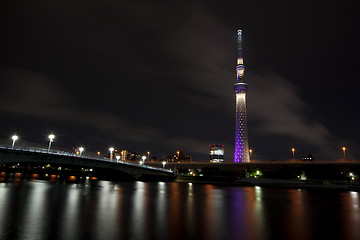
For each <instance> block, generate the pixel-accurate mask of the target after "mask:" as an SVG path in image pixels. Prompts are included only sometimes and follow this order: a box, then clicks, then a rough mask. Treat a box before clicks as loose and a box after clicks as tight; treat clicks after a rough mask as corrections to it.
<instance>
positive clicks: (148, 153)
mask: <svg viewBox="0 0 360 240" xmlns="http://www.w3.org/2000/svg"><path fill="white" fill-rule="evenodd" d="M147 155H148V160H149V161H150V152H149V151H148V152H147Z"/></svg>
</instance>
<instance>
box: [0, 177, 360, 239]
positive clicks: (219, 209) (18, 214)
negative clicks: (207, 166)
mask: <svg viewBox="0 0 360 240" xmlns="http://www.w3.org/2000/svg"><path fill="white" fill-rule="evenodd" d="M359 195H360V194H359V192H351V191H334V190H311V189H309V190H306V189H303V190H301V189H290V188H270V187H247V186H246V187H244V186H217V185H210V184H191V183H176V182H110V181H97V182H84V183H64V182H59V181H57V182H56V181H55V182H50V181H45V180H30V179H21V178H14V179H9V180H6V181H2V182H0V239H1V240H5V239H9V240H10V239H11V240H16V239H24V240H25V239H26V240H32V239H34V240H42V239H64V240H65V239H66V240H71V239H94V240H96V239H101V240H103V239H104V240H111V239H114V240H115V239H129V240H132V239H134V240H144V239H156V240H162V239H172V240H173V239H175V240H176V239H182V240H184V239H194V240H195V239H207V240H215V239H219V240H223V239H224V240H233V239H244V240H246V239H291V240H297V239H299V240H300V239H301V240H305V239H360V209H359V201H360V200H359V199H360V196H359Z"/></svg>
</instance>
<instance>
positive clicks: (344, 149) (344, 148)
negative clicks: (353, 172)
mask: <svg viewBox="0 0 360 240" xmlns="http://www.w3.org/2000/svg"><path fill="white" fill-rule="evenodd" d="M342 150H343V152H344V161H345V160H346V155H345V151H346V147H343V148H342Z"/></svg>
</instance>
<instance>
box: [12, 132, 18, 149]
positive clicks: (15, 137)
mask: <svg viewBox="0 0 360 240" xmlns="http://www.w3.org/2000/svg"><path fill="white" fill-rule="evenodd" d="M11 139H12V140H13V142H12V146H11V147H12V148H14V146H15V141H16V140H18V139H19V137H18V136H16V135H14V136H12V137H11Z"/></svg>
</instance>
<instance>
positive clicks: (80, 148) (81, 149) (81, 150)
mask: <svg viewBox="0 0 360 240" xmlns="http://www.w3.org/2000/svg"><path fill="white" fill-rule="evenodd" d="M84 150H85V149H84V148H83V147H79V151H80V156H81V154H82V152H83V151H84Z"/></svg>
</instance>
